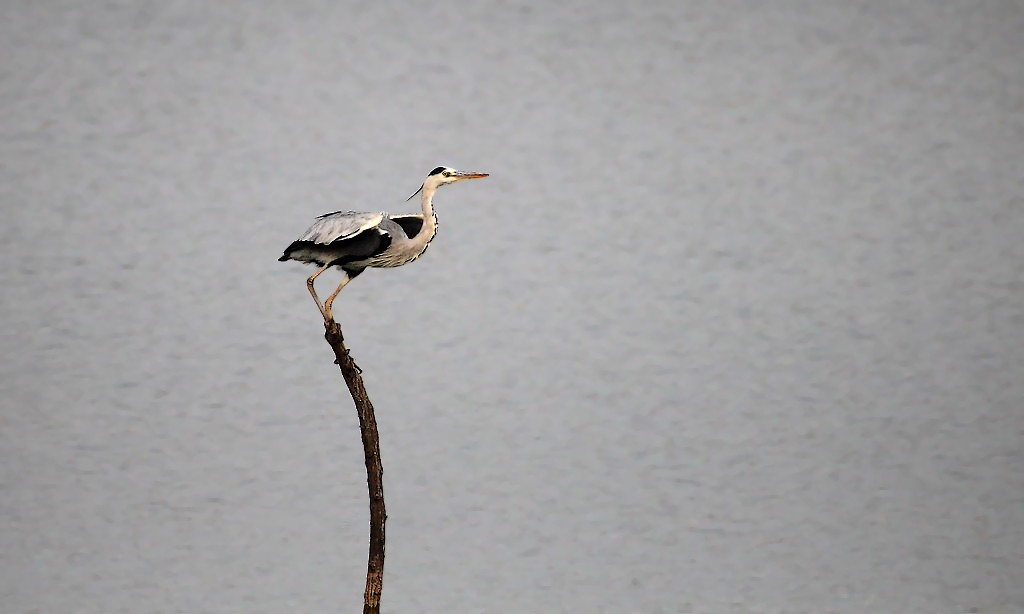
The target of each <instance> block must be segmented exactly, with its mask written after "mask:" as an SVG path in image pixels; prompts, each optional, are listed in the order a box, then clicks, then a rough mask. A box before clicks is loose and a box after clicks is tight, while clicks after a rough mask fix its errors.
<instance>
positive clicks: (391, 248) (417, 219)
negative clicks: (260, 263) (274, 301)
mask: <svg viewBox="0 0 1024 614" xmlns="http://www.w3.org/2000/svg"><path fill="white" fill-rule="evenodd" d="M486 176H487V174H486V173H463V172H461V171H456V170H452V169H449V168H444V167H440V166H439V167H437V168H435V169H434V170H433V171H431V173H430V174H429V175H428V176H427V179H426V181H424V182H423V186H422V187H420V190H419V192H422V195H423V196H422V205H423V213H422V214H410V215H394V216H392V215H388V214H387V213H383V212H381V213H367V212H359V211H336V212H334V213H327V214H325V215H321V216H320V217H318V218H317V219H316V221H315V222H313V225H312V226H310V227H309V229H308V230H306V232H305V233H304V234H303V235H302V236H301V237H299V238H298V239H297V240H295V241H294V242H292V244H291V245H289V246H288V248H287V249H285V250H284V254H283V255H282V256H281V257H280V258H279V260H281V261H285V260H297V261H299V262H305V263H310V264H317V265H319V267H320V268H319V269H318V270H317V272H316V273H313V275H312V276H310V278H309V279H308V280H306V285H307V287H308V288H309V293H310V294H311V295H312V296H313V300H314V301H316V304H317V307H318V308H320V312H321V314H322V315H323V316H324V320H325V321H326V320H330V319H332V315H331V304H332V303H333V301H334V298H335V297H336V296H337V295H338V293H339V292H340V291H341V289H342V288H344V287H345V285H346V284H347V283H348V282H349V281H351V280H352V279H353V278H354V277H356V276H357V275H359V274H360V273H362V272H363V271H364V270H366V269H367V268H370V267H378V268H392V267H398V266H402V265H403V264H408V263H410V262H412V261H413V260H416V259H417V258H419V257H420V256H421V255H423V252H425V251H427V248H428V247H429V246H430V242H431V241H432V240H433V238H434V235H435V234H436V233H437V216H436V215H435V214H434V203H433V198H434V192H435V191H436V190H437V188H438V187H440V186H442V185H446V184H448V183H455V182H456V181H460V180H462V179H475V178H479V177H486ZM419 192H418V193H419ZM413 196H415V194H413ZM410 198H411V197H410ZM330 267H339V268H341V269H342V270H343V271H344V272H345V278H344V279H343V280H342V281H341V284H340V285H339V286H338V289H337V290H335V291H334V294H332V295H331V296H330V297H329V298H328V299H327V301H326V302H325V303H324V304H323V305H322V306H321V305H320V299H319V298H318V297H317V295H316V289H315V288H314V287H313V282H314V280H315V279H316V278H317V276H318V275H320V273H323V272H324V271H325V270H327V269H329V268H330Z"/></svg>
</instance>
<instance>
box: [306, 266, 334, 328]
mask: <svg viewBox="0 0 1024 614" xmlns="http://www.w3.org/2000/svg"><path fill="white" fill-rule="evenodd" d="M329 268H331V265H330V264H325V265H323V266H322V267H320V268H319V269H317V272H316V273H313V274H312V275H310V276H309V279H307V280H306V287H307V288H309V293H310V295H312V297H313V302H314V303H316V308H317V309H319V310H320V315H322V316H323V317H324V319H325V320H326V319H327V314H326V313H325V312H324V308H323V305H321V304H320V297H318V296H317V295H316V288H314V287H313V280H315V279H316V278H317V277H319V276H320V273H323V272H324V271H326V270H327V269H329Z"/></svg>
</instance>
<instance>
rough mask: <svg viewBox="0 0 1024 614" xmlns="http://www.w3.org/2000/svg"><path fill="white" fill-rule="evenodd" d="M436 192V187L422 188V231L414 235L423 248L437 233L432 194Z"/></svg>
mask: <svg viewBox="0 0 1024 614" xmlns="http://www.w3.org/2000/svg"><path fill="white" fill-rule="evenodd" d="M436 191H437V188H436V187H432V188H427V187H425V188H423V229H422V230H420V232H419V234H417V235H416V238H417V239H419V240H420V241H421V242H422V243H423V245H424V246H426V244H427V243H430V240H431V239H433V238H434V234H435V233H437V215H436V214H435V213H434V192H436Z"/></svg>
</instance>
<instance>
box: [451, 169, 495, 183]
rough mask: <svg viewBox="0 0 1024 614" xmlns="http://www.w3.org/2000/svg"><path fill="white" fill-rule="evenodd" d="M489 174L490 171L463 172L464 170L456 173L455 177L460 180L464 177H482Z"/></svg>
mask: <svg viewBox="0 0 1024 614" xmlns="http://www.w3.org/2000/svg"><path fill="white" fill-rule="evenodd" d="M488 176H489V173H463V172H462V171H459V172H457V173H455V178H456V179H458V180H460V181H461V180H463V179H482V178H483V177H488Z"/></svg>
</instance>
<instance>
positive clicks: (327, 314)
mask: <svg viewBox="0 0 1024 614" xmlns="http://www.w3.org/2000/svg"><path fill="white" fill-rule="evenodd" d="M353 277H355V275H352V274H351V273H349V272H348V271H345V277H344V278H343V279H342V280H341V283H340V284H338V289H337V290H335V291H334V294H332V295H330V296H328V297H327V300H326V301H325V302H324V320H333V319H334V314H332V313H331V305H332V304H333V303H334V299H335V298H336V297H337V296H338V293H339V292H341V289H342V288H344V287H345V286H347V285H348V282H350V281H352V278H353Z"/></svg>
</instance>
